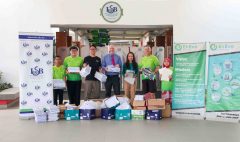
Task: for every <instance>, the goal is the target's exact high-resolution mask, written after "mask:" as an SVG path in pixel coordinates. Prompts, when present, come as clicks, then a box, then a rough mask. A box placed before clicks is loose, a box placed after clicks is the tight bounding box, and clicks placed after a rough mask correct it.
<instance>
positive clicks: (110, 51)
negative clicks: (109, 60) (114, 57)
mask: <svg viewBox="0 0 240 142" xmlns="http://www.w3.org/2000/svg"><path fill="white" fill-rule="evenodd" d="M109 53H110V54H114V47H113V46H110V47H109Z"/></svg>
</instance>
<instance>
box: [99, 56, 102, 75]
mask: <svg viewBox="0 0 240 142" xmlns="http://www.w3.org/2000/svg"><path fill="white" fill-rule="evenodd" d="M98 66H99V68H98V71H99V72H102V62H101V59H100V58H99V64H98Z"/></svg>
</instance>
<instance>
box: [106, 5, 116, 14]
mask: <svg viewBox="0 0 240 142" xmlns="http://www.w3.org/2000/svg"><path fill="white" fill-rule="evenodd" d="M117 11H118V10H117V7H115V6H113V5H110V6H109V7H107V12H108V13H114V12H117Z"/></svg>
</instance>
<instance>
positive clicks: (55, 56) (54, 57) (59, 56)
mask: <svg viewBox="0 0 240 142" xmlns="http://www.w3.org/2000/svg"><path fill="white" fill-rule="evenodd" d="M56 58H60V59H62V58H61V56H59V55H57V56H55V57H54V59H56Z"/></svg>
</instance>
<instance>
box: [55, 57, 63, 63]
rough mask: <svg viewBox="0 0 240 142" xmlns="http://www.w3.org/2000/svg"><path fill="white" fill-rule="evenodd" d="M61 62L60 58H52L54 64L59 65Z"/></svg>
mask: <svg viewBox="0 0 240 142" xmlns="http://www.w3.org/2000/svg"><path fill="white" fill-rule="evenodd" d="M61 63H62V60H61V58H59V57H56V58H55V60H54V64H55V65H61Z"/></svg>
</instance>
